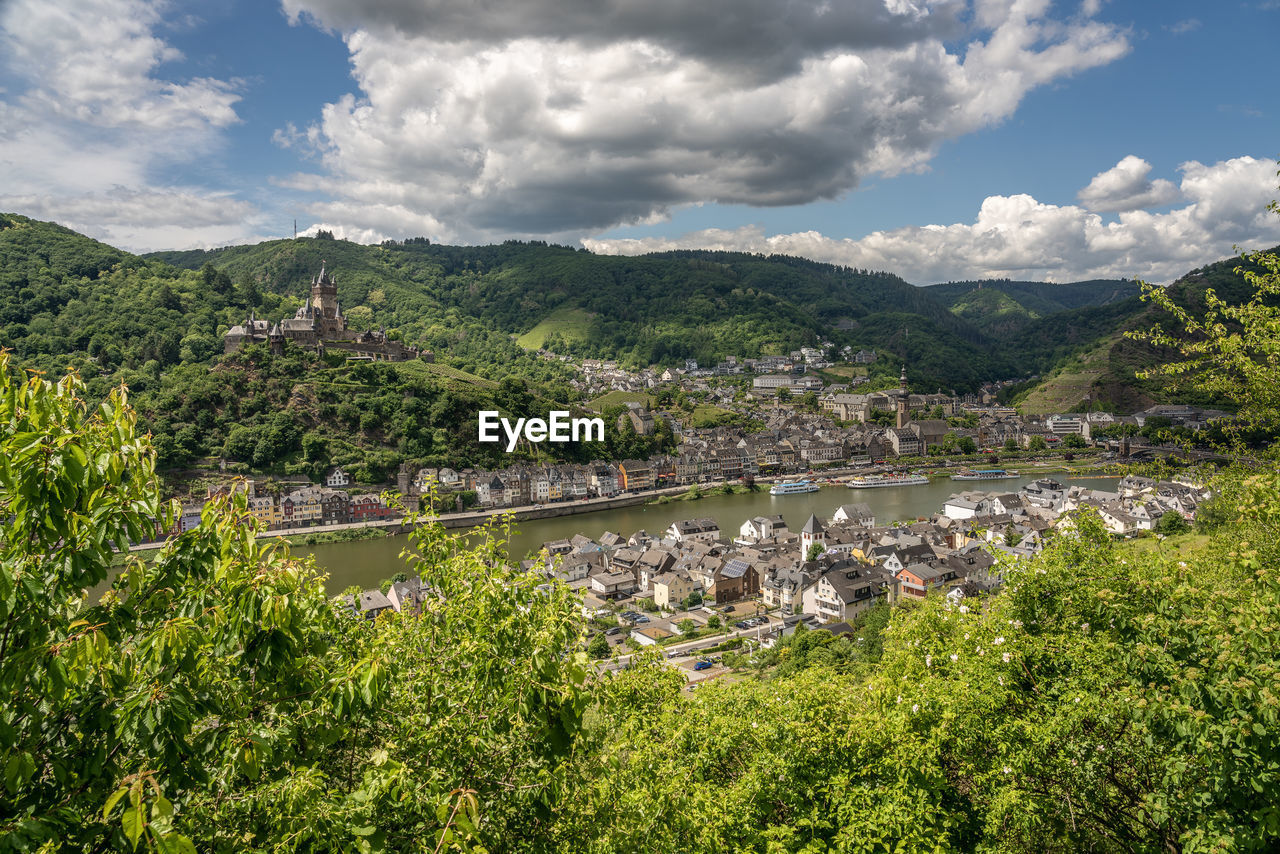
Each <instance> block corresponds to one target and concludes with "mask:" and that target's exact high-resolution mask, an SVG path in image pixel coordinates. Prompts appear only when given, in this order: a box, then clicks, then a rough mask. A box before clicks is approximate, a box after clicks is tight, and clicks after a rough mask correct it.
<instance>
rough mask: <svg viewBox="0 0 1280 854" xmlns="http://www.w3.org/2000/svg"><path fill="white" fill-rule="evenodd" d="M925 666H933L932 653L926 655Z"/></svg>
mask: <svg viewBox="0 0 1280 854" xmlns="http://www.w3.org/2000/svg"><path fill="white" fill-rule="evenodd" d="M924 666H925V667H933V656H932V655H926V656H925V657H924Z"/></svg>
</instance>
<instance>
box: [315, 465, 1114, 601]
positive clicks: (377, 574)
mask: <svg viewBox="0 0 1280 854" xmlns="http://www.w3.org/2000/svg"><path fill="white" fill-rule="evenodd" d="M1024 470H1025V469H1024ZM1042 476H1043V475H1040V474H1035V473H1030V474H1028V475H1027V476H1024V477H1019V478H1017V479H1009V480H1001V481H994V482H987V483H982V482H973V481H952V480H951V479H950V478H935V479H934V480H932V481H931V482H930V483H929V484H927V485H925V484H921V485H920V486H894V487H881V488H878V489H849V488H848V487H845V486H824V487H822V489H820V490H819V491H818V492H810V493H806V494H803V495H777V496H774V495H769V493H768V490H767V489H763V488H762V489H761V491H760V492H757V493H748V494H744V495H716V496H711V497H707V498H702V499H699V500H697V501H673V502H671V503H670V504H661V505H637V506H634V507H622V508H618V509H615V510H601V511H600V512H598V513H585V514H582V515H579V516H560V517H556V518H552V519H536V520H530V521H527V522H521V523H519V524H518V525H517V526H516V527H517V531H516V533H515V534H514V535H513V536H512V538H511V543H510V545H509V547H508V553H509V554H511V555H512V556H513V557H514V558H516V559H521V558H523V557H525V555H526V554H527V553H528V552H530V551H536V550H537V549H539V548H541V547H542V544H543V543H544V542H547V541H549V540H560V539H567V538H569V537H572V536H573V535H574V534H579V533H581V534H586V535H587V536H589V537H591V538H593V539H594V538H596V537H599V536H600V535H601V534H603V533H604V532H605V531H613V532H614V533H615V534H621V535H622V536H624V537H629V536H631V535H632V534H633V533H635V532H636V531H639V530H641V529H643V530H646V531H648V532H649V533H651V534H657V533H659V532H661V531H662V530H663V529H665V528H666V527H667V526H668V525H670V524H671V523H672V522H674V521H676V520H678V519H690V518H695V517H705V516H709V517H711V518H713V519H715V520H716V521H717V522H719V523H720V531H721V535H722V536H723V537H724V538H725V539H733V538H734V537H736V536H737V535H738V528H739V527H740V526H741V525H742V523H743V522H745V521H746V520H747V519H750V518H751V517H753V516H770V515H773V514H774V513H781V514H782V516H783V518H784V519H786V521H787V524H788V525H789V526H790V527H791V529H792V530H793V531H798V530H800V528H801V527H803V526H804V523H805V522H806V521H807V520H808V518H809V514H810V513H812V514H815V515H816V516H817V517H818V518H819V519H822V520H824V521H825V520H827V519H829V518H831V515H832V514H833V513H834V512H835V511H836V508H837V507H839V506H840V505H841V504H852V503H855V502H864V503H866V504H868V505H869V506H870V507H871V511H872V512H873V513H874V514H875V517H876V522H877V523H879V524H886V523H888V522H893V521H898V520H903V519H911V520H914V519H916V518H918V517H921V516H931V515H933V514H934V513H937V512H939V511H940V510H941V509H942V504H943V502H944V501H946V500H947V499H948V498H950V497H951V496H952V495H953V494H955V493H957V492H962V491H966V490H979V491H983V492H1015V491H1017V490H1018V489H1020V488H1021V487H1022V486H1023V485H1024V484H1027V483H1030V482H1031V481H1033V480H1035V479H1037V478H1039V477H1042ZM1050 476H1051V477H1054V478H1056V479H1058V480H1061V481H1062V482H1064V483H1067V484H1070V485H1079V486H1086V487H1090V488H1094V489H1107V490H1113V489H1115V487H1116V482H1117V480H1118V478H1116V477H1074V478H1069V477H1067V476H1066V475H1061V474H1059V475H1050ZM407 539H408V538H407V537H406V536H394V537H384V538H380V539H376V540H352V541H349V542H343V543H322V544H320V545H315V546H294V547H293V551H294V553H295V554H311V555H314V556H315V559H316V564H317V565H318V566H320V567H321V568H322V569H324V570H325V571H326V572H327V573H328V574H329V580H328V582H326V585H325V586H326V587H327V589H328V590H329V591H330V592H331V593H338V592H340V591H342V590H344V589H345V588H347V587H348V586H350V585H353V584H354V585H358V586H360V587H363V588H370V587H376V586H377V585H378V583H379V582H380V581H381V580H382V579H384V578H390V577H391V576H392V575H395V574H396V573H397V572H400V571H401V570H404V569H405V565H404V563H403V561H401V559H400V550H401V549H403V548H404V547H405V546H406V545H407Z"/></svg>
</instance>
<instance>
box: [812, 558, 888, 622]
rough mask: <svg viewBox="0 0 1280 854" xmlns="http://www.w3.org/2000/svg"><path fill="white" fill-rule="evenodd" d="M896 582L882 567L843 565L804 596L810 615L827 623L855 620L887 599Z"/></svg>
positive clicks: (822, 578)
mask: <svg viewBox="0 0 1280 854" xmlns="http://www.w3.org/2000/svg"><path fill="white" fill-rule="evenodd" d="M892 585H893V579H892V578H891V577H890V576H889V574H888V573H887V572H885V571H884V570H883V569H881V568H880V567H873V566H867V565H866V564H859V563H857V562H854V561H841V562H840V563H837V564H835V565H833V566H832V567H831V568H830V569H829V570H827V572H826V573H825V574H823V575H822V576H821V577H820V578H819V579H818V581H817V583H816V584H814V585H812V586H811V587H809V588H808V589H806V590H805V592H804V598H803V608H804V612H805V613H806V614H817V615H818V617H819V618H820V619H822V621H823V622H835V621H843V620H852V619H853V618H854V617H856V616H857V615H859V614H861V613H862V612H864V611H866V610H868V609H869V608H870V607H871V606H872V605H874V604H875V603H876V602H877V601H879V600H881V599H882V598H885V597H886V595H887V591H888V589H889V588H890V587H892Z"/></svg>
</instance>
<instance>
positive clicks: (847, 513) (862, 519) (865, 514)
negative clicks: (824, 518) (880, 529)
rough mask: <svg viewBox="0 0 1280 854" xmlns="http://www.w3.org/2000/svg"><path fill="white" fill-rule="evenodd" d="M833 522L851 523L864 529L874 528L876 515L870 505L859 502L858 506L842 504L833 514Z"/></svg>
mask: <svg viewBox="0 0 1280 854" xmlns="http://www.w3.org/2000/svg"><path fill="white" fill-rule="evenodd" d="M831 521H832V522H833V523H836V522H849V523H850V524H853V525H860V526H862V527H864V528H874V527H875V526H876V517H875V514H873V513H872V512H871V507H870V505H868V504H866V503H864V502H859V503H857V504H841V505H840V506H839V507H838V508H836V512H835V513H834V514H832V516H831Z"/></svg>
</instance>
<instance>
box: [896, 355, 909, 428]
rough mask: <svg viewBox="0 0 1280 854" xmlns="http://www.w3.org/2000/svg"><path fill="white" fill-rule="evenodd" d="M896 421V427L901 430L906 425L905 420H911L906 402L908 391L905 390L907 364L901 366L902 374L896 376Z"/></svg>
mask: <svg viewBox="0 0 1280 854" xmlns="http://www.w3.org/2000/svg"><path fill="white" fill-rule="evenodd" d="M898 385H899V389H898V421H897V427H898V429H899V430H901V429H902V428H903V427H906V426H907V422H908V421H909V420H911V418H910V416H909V415H908V410H907V404H908V403H909V400H908V398H909V397H910V393H909V392H908V391H907V366H906V365H903V366H902V376H900V377H899V378H898Z"/></svg>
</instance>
